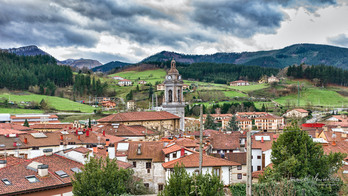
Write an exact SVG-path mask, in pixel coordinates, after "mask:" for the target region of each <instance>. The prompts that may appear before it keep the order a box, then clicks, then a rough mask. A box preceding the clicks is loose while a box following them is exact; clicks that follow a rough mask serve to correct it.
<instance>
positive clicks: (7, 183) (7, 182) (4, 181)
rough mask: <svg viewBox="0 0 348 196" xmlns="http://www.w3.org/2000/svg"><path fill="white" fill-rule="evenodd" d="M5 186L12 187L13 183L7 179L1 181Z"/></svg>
mask: <svg viewBox="0 0 348 196" xmlns="http://www.w3.org/2000/svg"><path fill="white" fill-rule="evenodd" d="M1 181H2V182H3V183H4V184H5V185H11V184H12V183H11V182H10V181H9V180H8V179H7V178H4V179H2V180H1Z"/></svg>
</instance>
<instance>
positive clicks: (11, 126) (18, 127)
mask: <svg viewBox="0 0 348 196" xmlns="http://www.w3.org/2000/svg"><path fill="white" fill-rule="evenodd" d="M0 129H14V130H17V131H29V130H31V129H32V128H31V127H25V126H22V125H19V124H13V123H0Z"/></svg>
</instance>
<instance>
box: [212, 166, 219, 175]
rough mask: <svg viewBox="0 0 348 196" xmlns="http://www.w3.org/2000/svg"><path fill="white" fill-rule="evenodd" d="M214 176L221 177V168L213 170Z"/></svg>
mask: <svg viewBox="0 0 348 196" xmlns="http://www.w3.org/2000/svg"><path fill="white" fill-rule="evenodd" d="M213 175H216V176H220V167H214V168H213Z"/></svg>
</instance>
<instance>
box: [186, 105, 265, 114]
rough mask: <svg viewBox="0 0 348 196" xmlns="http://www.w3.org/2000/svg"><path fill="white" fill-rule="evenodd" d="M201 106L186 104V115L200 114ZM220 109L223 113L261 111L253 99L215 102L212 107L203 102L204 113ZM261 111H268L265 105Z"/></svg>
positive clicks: (212, 112)
mask: <svg viewBox="0 0 348 196" xmlns="http://www.w3.org/2000/svg"><path fill="white" fill-rule="evenodd" d="M199 108H200V106H199V105H194V106H190V105H186V106H185V115H186V116H199V115H200V111H199V110H200V109H199ZM218 110H219V112H220V113H221V114H235V113H236V112H260V110H258V109H257V108H256V107H255V104H254V102H251V101H244V102H242V103H238V102H235V103H223V104H222V105H220V104H214V105H212V106H210V107H207V106H205V105H204V104H203V113H204V114H216V112H217V111H218ZM261 111H266V109H265V108H264V106H263V107H262V109H261Z"/></svg>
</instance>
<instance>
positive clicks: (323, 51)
mask: <svg viewBox="0 0 348 196" xmlns="http://www.w3.org/2000/svg"><path fill="white" fill-rule="evenodd" d="M172 58H174V59H175V61H177V62H180V63H190V64H191V63H198V62H210V63H233V64H242V65H259V66H263V67H274V68H284V67H287V66H289V65H294V64H301V63H305V64H308V65H319V64H324V65H332V66H335V67H339V68H344V69H348V48H341V47H336V46H329V45H318V44H295V45H291V46H288V47H285V48H283V49H278V50H269V51H257V52H242V53H215V54H211V55H188V54H179V53H175V52H168V51H162V52H160V53H157V54H155V55H152V56H150V57H147V58H145V59H144V60H143V61H142V62H144V63H145V62H165V61H168V60H171V59H172Z"/></svg>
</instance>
